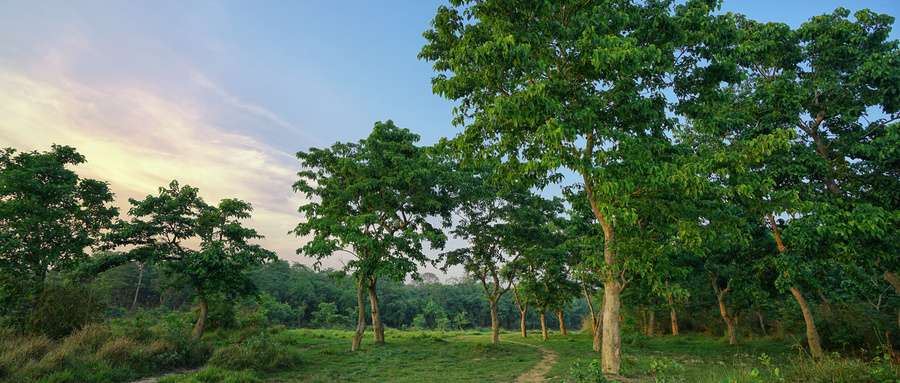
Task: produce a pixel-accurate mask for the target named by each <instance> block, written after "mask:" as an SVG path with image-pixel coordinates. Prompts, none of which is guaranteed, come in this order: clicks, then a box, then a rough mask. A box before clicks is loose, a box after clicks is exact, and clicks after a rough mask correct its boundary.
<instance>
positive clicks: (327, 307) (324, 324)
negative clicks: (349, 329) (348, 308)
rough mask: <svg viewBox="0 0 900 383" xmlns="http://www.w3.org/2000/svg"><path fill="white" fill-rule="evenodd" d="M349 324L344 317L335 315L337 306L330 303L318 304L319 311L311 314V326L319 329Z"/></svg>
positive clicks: (347, 319)
mask: <svg viewBox="0 0 900 383" xmlns="http://www.w3.org/2000/svg"><path fill="white" fill-rule="evenodd" d="M349 322H350V319H349V318H347V316H346V315H340V314H338V313H337V305H335V304H334V303H330V302H322V303H319V310H318V311H315V312H313V320H312V322H310V324H311V325H313V326H316V327H320V328H332V327H335V326H345V325H347V324H348V323H349Z"/></svg>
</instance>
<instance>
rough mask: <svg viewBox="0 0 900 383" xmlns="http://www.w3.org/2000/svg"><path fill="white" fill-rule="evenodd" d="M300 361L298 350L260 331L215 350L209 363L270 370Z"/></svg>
mask: <svg viewBox="0 0 900 383" xmlns="http://www.w3.org/2000/svg"><path fill="white" fill-rule="evenodd" d="M301 361H302V358H301V356H300V353H299V351H298V350H297V348H296V347H293V346H292V345H290V344H284V343H282V342H281V341H279V339H278V338H277V337H276V336H274V335H272V334H269V333H265V332H264V333H261V334H259V335H256V336H253V337H251V338H249V339H247V340H244V341H243V342H241V343H240V344H232V345H228V346H226V347H224V348H220V349H218V350H216V352H215V353H214V354H213V356H212V358H211V359H210V360H209V364H210V365H211V366H214V367H220V368H223V369H228V370H251V371H260V372H271V371H277V370H282V369H288V368H297V367H298V366H299V365H300V363H301Z"/></svg>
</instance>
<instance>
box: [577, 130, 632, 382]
mask: <svg viewBox="0 0 900 383" xmlns="http://www.w3.org/2000/svg"><path fill="white" fill-rule="evenodd" d="M587 145H588V146H587V150H588V152H589V153H590V151H592V149H593V145H594V142H593V140H592V139H591V138H590V137H589V138H588V143H587ZM582 176H583V177H584V190H585V194H587V197H588V203H590V205H591V210H592V211H593V213H594V217H595V218H597V223H599V224H600V227H601V228H602V229H603V240H604V241H603V262H604V263H605V264H606V266H609V267H611V268H614V267H615V266H617V265H618V259H617V254H616V251H615V246H614V243H615V240H616V228H615V226H614V225H613V224H612V223H611V222H610V221H608V220H607V219H606V217H605V216H604V215H603V212H601V211H600V207H599V206H598V205H597V200H596V198H595V197H594V191H593V188H594V183H593V179H592V178H591V177H589V176H588V175H587V174H582ZM621 277H622V275H615V274H613V273H611V272H607V274H605V275H604V276H603V314H602V315H603V318H602V321H603V339H602V345H601V352H600V369H601V370H602V372H603V373H604V374H613V375H618V374H619V370H620V369H621V367H622V334H621V332H620V329H619V311H620V310H621V305H622V301H621V297H622V290H623V289H624V288H625V285H624V283H623V282H622V281H621V280H620V278H621Z"/></svg>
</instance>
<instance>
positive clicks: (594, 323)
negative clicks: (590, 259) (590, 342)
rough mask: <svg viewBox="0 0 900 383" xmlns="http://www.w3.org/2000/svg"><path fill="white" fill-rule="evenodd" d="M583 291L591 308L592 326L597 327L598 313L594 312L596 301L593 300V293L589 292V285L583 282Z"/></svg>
mask: <svg viewBox="0 0 900 383" xmlns="http://www.w3.org/2000/svg"><path fill="white" fill-rule="evenodd" d="M581 291H582V292H583V293H584V299H586V300H587V304H588V308H590V309H591V328H592V329H594V328H597V315H596V313H595V312H594V303H593V302H591V295H590V294H588V291H587V286H586V285H585V284H584V282H581Z"/></svg>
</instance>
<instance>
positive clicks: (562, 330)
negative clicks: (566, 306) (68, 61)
mask: <svg viewBox="0 0 900 383" xmlns="http://www.w3.org/2000/svg"><path fill="white" fill-rule="evenodd" d="M556 317H557V318H559V333H560V334H562V335H569V332H568V331H566V322H563V312H562V311H557V312H556Z"/></svg>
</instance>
